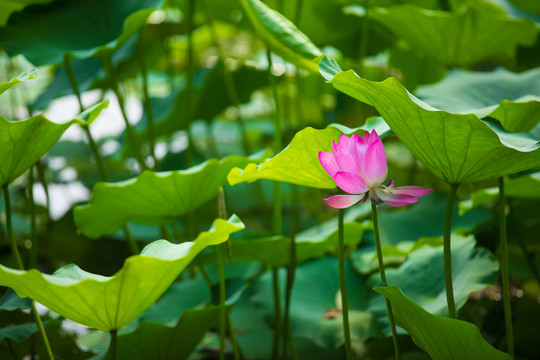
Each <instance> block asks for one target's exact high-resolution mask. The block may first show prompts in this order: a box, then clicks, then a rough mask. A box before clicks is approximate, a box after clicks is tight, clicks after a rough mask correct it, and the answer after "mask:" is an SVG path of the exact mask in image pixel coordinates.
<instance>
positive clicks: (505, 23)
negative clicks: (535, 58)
mask: <svg viewBox="0 0 540 360" xmlns="http://www.w3.org/2000/svg"><path fill="white" fill-rule="evenodd" d="M369 14H370V17H371V18H373V19H375V20H377V21H379V22H380V23H382V24H384V25H386V26H387V27H389V28H390V29H391V30H392V31H394V32H395V33H396V35H397V36H399V37H401V38H402V39H404V40H406V41H407V42H408V43H409V44H410V45H411V46H412V48H414V49H415V50H418V51H420V52H422V53H423V54H425V55H426V56H427V57H430V58H432V59H434V60H436V61H437V62H438V63H440V64H442V65H444V66H447V67H460V66H467V65H472V64H475V63H478V62H480V61H482V60H485V59H487V58H489V57H491V56H494V55H499V54H502V53H512V52H514V51H515V49H516V47H517V46H519V45H524V46H531V45H532V44H534V41H535V39H536V35H537V33H538V29H537V28H536V25H535V23H534V22H533V21H531V20H528V19H510V18H508V17H507V16H506V14H505V13H504V12H502V11H501V12H498V11H493V10H492V9H488V8H487V7H486V6H484V5H473V6H467V7H464V8H462V10H461V11H458V12H455V13H449V12H444V11H433V10H425V9H422V8H420V7H418V6H415V5H402V6H395V7H391V8H386V9H384V8H376V9H373V10H372V11H370V13H369Z"/></svg>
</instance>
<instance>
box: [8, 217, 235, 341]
mask: <svg viewBox="0 0 540 360" xmlns="http://www.w3.org/2000/svg"><path fill="white" fill-rule="evenodd" d="M243 227H244V225H243V224H242V222H241V221H240V220H239V219H238V218H237V217H236V216H233V217H231V218H230V219H229V221H225V220H222V219H217V220H216V221H215V222H214V224H213V226H212V228H211V230H210V231H208V232H202V233H201V234H199V236H198V237H197V238H196V239H195V241H193V242H184V243H182V244H171V243H169V242H168V241H166V240H158V241H155V242H153V243H151V244H149V245H148V246H146V247H145V248H144V249H143V251H142V252H141V255H135V256H131V257H129V258H128V259H127V260H126V261H125V263H124V266H123V267H122V269H120V271H118V272H117V273H116V274H114V275H113V276H112V277H107V276H102V275H97V274H92V273H89V272H87V271H84V270H82V269H81V268H79V267H78V266H77V265H73V264H71V265H67V266H64V267H63V268H60V269H59V270H57V271H56V272H55V273H54V274H53V275H47V274H43V273H41V272H39V271H37V270H28V271H21V270H14V269H10V268H7V267H5V266H1V265H0V275H1V276H0V285H2V286H9V287H11V288H13V289H14V290H15V291H16V292H17V294H18V295H19V296H21V297H30V298H32V299H34V300H35V301H38V302H39V303H41V304H43V305H45V306H47V307H48V308H49V309H51V310H52V311H54V312H57V313H58V314H60V315H62V316H65V317H66V318H68V319H71V320H73V321H76V322H78V323H81V324H83V325H86V326H89V327H93V328H95V329H98V330H104V331H109V330H115V329H121V328H123V327H124V326H126V325H127V324H128V323H130V322H131V321H133V320H134V319H136V318H137V317H138V316H139V315H140V314H142V313H143V312H144V311H145V310H146V309H148V308H149V307H150V305H152V304H153V303H154V302H155V301H156V300H157V299H158V298H159V297H160V296H161V295H162V294H163V292H165V290H166V289H167V288H168V287H169V286H170V285H171V284H172V282H173V281H174V280H175V279H176V278H177V276H178V275H179V274H180V273H181V272H182V271H183V270H184V268H185V267H186V266H187V265H188V264H189V263H190V261H191V260H192V259H193V258H194V257H195V256H196V255H197V254H198V253H199V252H200V251H201V250H202V249H204V248H205V247H207V246H210V245H216V244H220V243H222V242H224V241H226V240H227V239H228V237H229V234H231V233H233V232H236V231H239V230H241V229H242V228H243ZM143 295H144V296H143Z"/></svg>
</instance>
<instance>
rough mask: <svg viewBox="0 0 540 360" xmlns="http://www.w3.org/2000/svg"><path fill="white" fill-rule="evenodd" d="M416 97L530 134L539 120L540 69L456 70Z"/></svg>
mask: <svg viewBox="0 0 540 360" xmlns="http://www.w3.org/2000/svg"><path fill="white" fill-rule="evenodd" d="M416 95H417V96H418V97H419V98H420V100H422V101H425V102H426V103H428V104H430V105H431V106H434V107H436V108H438V109H441V110H444V111H448V112H451V113H459V114H469V113H472V114H475V115H476V116H478V117H480V118H484V117H487V116H489V117H491V118H494V119H497V120H498V121H499V122H500V123H501V124H502V126H503V127H504V129H506V130H507V131H510V132H520V131H521V132H522V131H530V130H532V129H533V128H534V127H535V126H536V125H537V124H538V122H539V121H540V120H539V119H540V117H539V115H540V69H532V70H529V71H526V72H523V73H513V72H510V71H508V70H506V69H504V68H497V69H495V70H494V71H490V72H471V71H465V70H460V69H454V70H451V71H449V72H448V74H447V75H446V77H445V78H444V79H443V80H442V81H441V82H439V83H437V84H433V85H424V86H421V87H419V88H418V90H417V91H416Z"/></svg>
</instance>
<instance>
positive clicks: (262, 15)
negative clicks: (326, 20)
mask: <svg viewBox="0 0 540 360" xmlns="http://www.w3.org/2000/svg"><path fill="white" fill-rule="evenodd" d="M240 4H241V5H242V7H243V8H244V11H245V12H246V13H247V15H248V17H249V19H250V20H251V23H252V24H253V27H254V28H255V30H256V31H257V33H258V34H259V35H260V36H261V37H262V38H263V39H264V40H265V41H266V43H267V44H268V46H269V47H270V49H271V50H272V51H274V52H275V53H276V54H278V55H279V56H281V57H282V58H283V59H285V60H287V61H289V62H290V63H292V64H294V65H296V66H298V67H301V68H303V69H306V70H310V71H313V72H315V73H316V72H317V67H316V66H314V65H315V64H314V63H313V59H315V58H316V57H317V56H319V55H321V51H320V50H319V49H318V48H317V47H316V46H315V45H313V43H312V42H311V40H309V39H308V38H307V37H306V35H304V34H303V33H302V32H301V31H300V30H298V28H297V27H296V26H295V25H294V24H293V23H292V22H290V21H289V20H288V19H287V18H286V17H284V16H283V15H281V14H280V13H278V12H277V11H274V10H272V9H270V8H269V7H268V6H266V5H265V4H263V3H262V2H261V1H259V0H240Z"/></svg>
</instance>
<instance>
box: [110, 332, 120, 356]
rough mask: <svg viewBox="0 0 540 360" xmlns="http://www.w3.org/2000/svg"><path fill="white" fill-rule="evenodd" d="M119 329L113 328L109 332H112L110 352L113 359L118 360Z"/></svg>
mask: <svg viewBox="0 0 540 360" xmlns="http://www.w3.org/2000/svg"><path fill="white" fill-rule="evenodd" d="M117 332H118V331H117V330H111V331H109V333H110V334H111V342H110V343H109V350H108V353H109V355H110V357H111V359H112V360H116V358H117V355H118V339H117V338H118V336H117Z"/></svg>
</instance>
